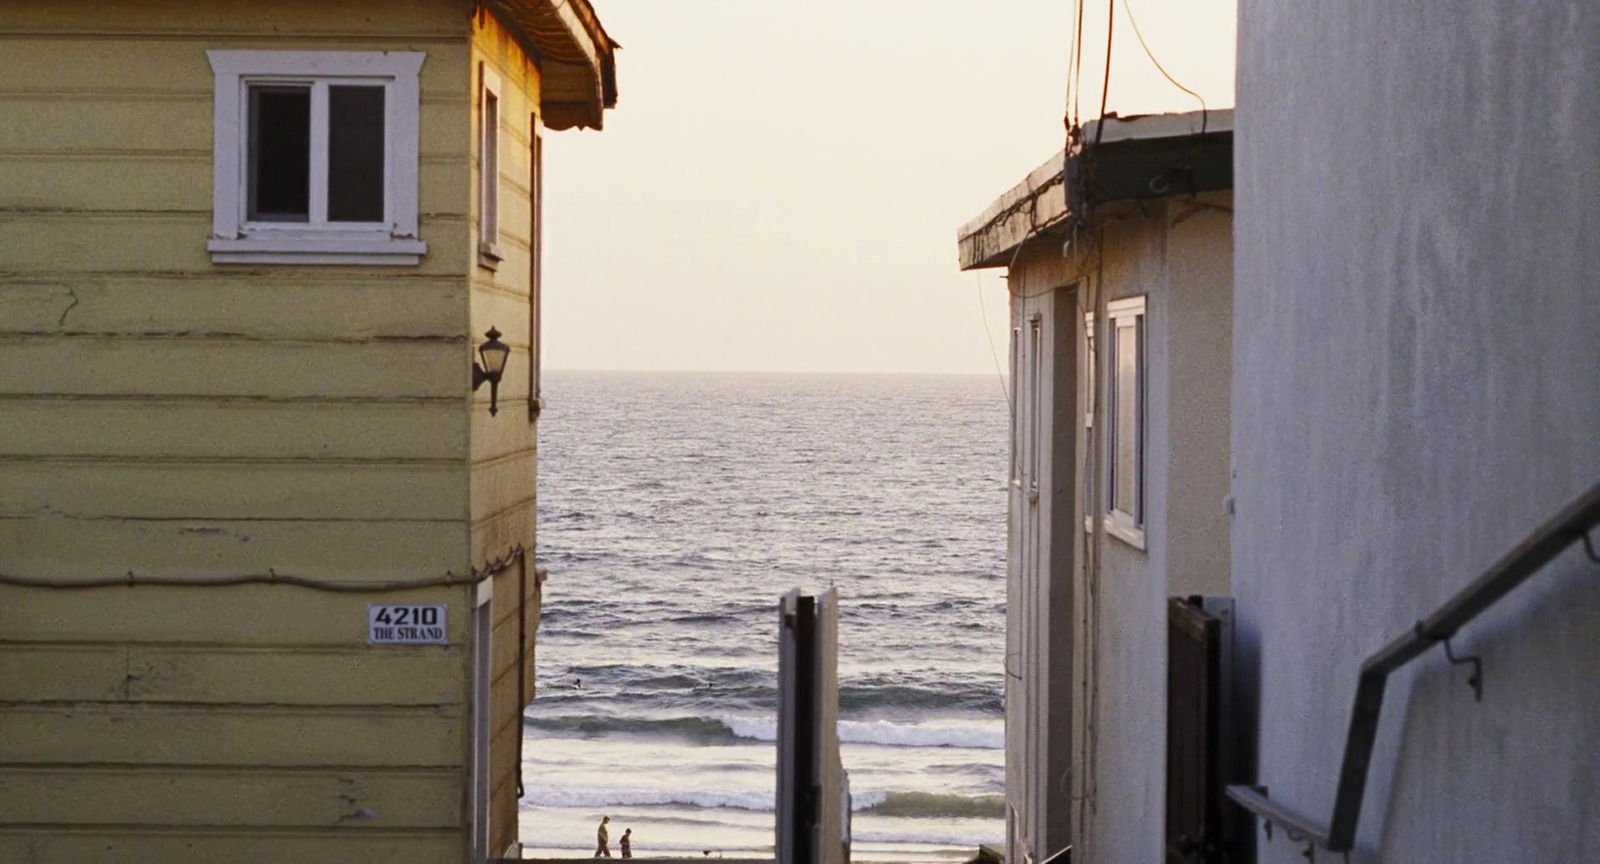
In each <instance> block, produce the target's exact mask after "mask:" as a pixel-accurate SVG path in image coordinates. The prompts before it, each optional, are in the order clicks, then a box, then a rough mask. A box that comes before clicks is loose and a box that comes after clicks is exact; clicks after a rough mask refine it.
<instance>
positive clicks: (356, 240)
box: [206, 237, 428, 267]
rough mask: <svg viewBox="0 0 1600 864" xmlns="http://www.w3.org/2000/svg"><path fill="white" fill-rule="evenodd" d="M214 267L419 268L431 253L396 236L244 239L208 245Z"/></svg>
mask: <svg viewBox="0 0 1600 864" xmlns="http://www.w3.org/2000/svg"><path fill="white" fill-rule="evenodd" d="M206 248H207V249H208V250H210V252H211V262H212V263H213V264H316V265H347V266H350V265H355V266H390V267H409V266H416V265H417V264H420V263H421V261H422V256H423V255H425V254H427V252H428V244H427V243H425V242H423V241H421V240H407V239H398V238H394V237H243V238H240V239H237V240H224V239H221V238H217V237H213V238H211V239H210V240H209V241H208V242H207V243H206Z"/></svg>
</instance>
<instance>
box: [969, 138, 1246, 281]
mask: <svg viewBox="0 0 1600 864" xmlns="http://www.w3.org/2000/svg"><path fill="white" fill-rule="evenodd" d="M1076 131H1077V134H1075V135H1074V136H1073V141H1072V146H1071V147H1070V148H1069V149H1068V150H1066V151H1063V152H1061V153H1057V154H1056V155H1055V156H1053V157H1051V158H1050V160H1049V161H1047V162H1045V164H1043V165H1041V166H1039V167H1038V168H1037V169H1035V170H1034V171H1033V172H1032V173H1031V174H1029V175H1028V177H1027V179H1026V180H1024V181H1023V182H1022V183H1021V184H1019V185H1018V186H1016V187H1015V188H1013V189H1012V190H1011V191H1009V192H1007V193H1006V194H1004V195H1002V196H1000V197H999V198H998V199H996V200H995V202H994V203H993V204H991V205H989V208H988V209H987V210H985V211H984V212H983V214H982V215H980V216H979V217H978V218H976V219H974V220H972V221H971V222H968V223H967V224H966V225H963V226H962V227H961V229H960V230H959V231H958V232H957V245H958V248H959V253H960V261H961V269H962V270H979V269H984V268H990V267H1005V266H1008V265H1009V264H1010V263H1011V262H1012V261H1014V260H1015V259H1016V258H1017V256H1018V255H1020V254H1021V252H1022V250H1023V249H1024V248H1027V247H1032V246H1035V245H1043V244H1045V243H1060V242H1061V241H1062V240H1064V239H1066V237H1067V234H1068V233H1069V231H1070V230H1071V229H1072V228H1073V226H1074V225H1087V224H1089V223H1090V221H1091V220H1092V218H1093V216H1094V213H1095V211H1096V209H1097V208H1100V207H1103V206H1105V205H1107V204H1111V203H1113V202H1117V201H1134V200H1139V199H1147V198H1168V197H1174V196H1188V195H1198V194H1200V193H1202V192H1215V191H1219V190H1224V189H1232V188H1233V112H1232V111H1215V112H1209V114H1208V115H1202V114H1201V112H1192V113H1191V114H1179V115H1158V116H1151V117H1130V118H1127V119H1118V118H1115V117H1109V118H1107V119H1106V121H1105V130H1104V131H1103V132H1102V131H1101V130H1100V129H1099V128H1098V125H1097V123H1090V124H1085V128H1083V129H1080V130H1076ZM1097 139H1098V140H1097Z"/></svg>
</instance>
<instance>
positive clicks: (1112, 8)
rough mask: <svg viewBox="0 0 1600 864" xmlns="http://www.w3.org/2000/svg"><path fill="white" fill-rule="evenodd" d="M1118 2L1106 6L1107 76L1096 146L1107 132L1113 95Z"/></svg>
mask: <svg viewBox="0 0 1600 864" xmlns="http://www.w3.org/2000/svg"><path fill="white" fill-rule="evenodd" d="M1116 23H1117V0H1110V2H1109V3H1108V4H1107V5H1106V75H1105V80H1104V81H1102V82H1101V84H1100V119H1099V121H1098V122H1096V123H1095V124H1094V144H1095V146H1096V147H1098V146H1100V136H1102V135H1104V134H1105V131H1106V97H1107V96H1108V95H1109V94H1110V93H1111V35H1112V32H1113V31H1114V30H1115V29H1116V28H1115V26H1114V25H1115V24H1116Z"/></svg>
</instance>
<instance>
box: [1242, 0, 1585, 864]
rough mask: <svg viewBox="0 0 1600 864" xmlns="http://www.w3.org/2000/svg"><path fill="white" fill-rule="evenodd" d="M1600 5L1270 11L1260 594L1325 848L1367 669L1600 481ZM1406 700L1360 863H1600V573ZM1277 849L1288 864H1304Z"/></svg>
mask: <svg viewBox="0 0 1600 864" xmlns="http://www.w3.org/2000/svg"><path fill="white" fill-rule="evenodd" d="M1597 34H1600V4H1594V3H1581V2H1580V3H1575V2H1568V0H1528V2H1526V3H1521V4H1516V5H1514V6H1512V5H1507V4H1504V3H1496V2H1489V0H1462V2H1457V3H1452V4H1447V5H1440V4H1420V3H1400V4H1338V5H1337V6H1330V5H1329V4H1325V3H1317V2H1314V0H1242V2H1241V3H1240V26H1239V46H1240V58H1239V79H1238V80H1239V92H1238V109H1237V117H1236V119H1237V126H1236V137H1235V148H1236V149H1235V164H1236V166H1237V167H1236V176H1235V183H1236V193H1237V201H1238V209H1237V220H1236V221H1237V224H1236V252H1237V255H1236V262H1235V263H1236V267H1237V282H1236V287H1237V293H1236V303H1235V322H1236V331H1235V342H1234V356H1235V378H1234V416H1233V461H1234V470H1235V474H1236V476H1235V479H1234V483H1233V492H1234V496H1235V499H1236V508H1237V512H1236V516H1235V517H1234V521H1233V548H1232V555H1233V573H1234V588H1235V592H1236V594H1237V596H1238V602H1239V606H1238V611H1239V615H1240V620H1241V623H1242V625H1244V627H1245V629H1246V630H1247V632H1248V635H1249V636H1250V637H1251V639H1252V641H1254V642H1255V643H1256V644H1257V645H1258V646H1259V651H1260V659H1261V670H1262V671H1261V706H1260V721H1261V730H1260V776H1259V780H1260V782H1261V783H1262V784H1264V785H1266V786H1267V787H1269V790H1270V795H1271V797H1272V798H1274V799H1276V800H1279V801H1281V802H1283V803H1285V804H1288V805H1290V806H1293V807H1295V808H1297V809H1300V810H1302V811H1304V812H1306V813H1308V814H1311V815H1314V816H1317V817H1318V818H1323V819H1325V818H1327V815H1328V814H1329V813H1330V812H1331V809H1332V803H1333V796H1334V784H1335V778H1336V776H1337V773H1338V767H1339V759H1340V755H1341V751H1342V747H1343V740H1344V736H1345V732H1346V728H1347V723H1348V719H1349V717H1348V713H1349V709H1350V702H1351V698H1352V695H1353V692H1354V684H1355V676H1356V671H1357V668H1358V666H1359V664H1360V663H1361V661H1362V659H1363V658H1364V657H1365V656H1366V655H1368V654H1369V653H1370V652H1372V651H1373V650H1375V649H1376V648H1378V647H1380V646H1381V645H1382V644H1383V643H1385V642H1386V641H1387V640H1389V639H1391V638H1393V637H1394V636H1396V635H1398V634H1400V633H1401V632H1403V631H1404V630H1406V629H1407V628H1409V627H1411V626H1412V624H1413V623H1414V622H1415V621H1416V620H1417V619H1418V618H1420V617H1422V616H1424V615H1426V614H1428V613H1430V612H1432V611H1433V610H1434V609H1435V608H1436V607H1437V606H1438V605H1439V604H1440V603H1441V602H1442V601H1444V600H1445V599H1447V598H1448V597H1449V596H1450V595H1451V594H1452V593H1453V592H1455V591H1457V590H1459V589H1460V588H1461V587H1462V586H1464V585H1465V584H1467V583H1468V582H1469V581H1470V580H1471V579H1472V578H1473V577H1474V576H1475V575H1476V574H1477V573H1478V572H1479V571H1480V570H1482V569H1483V568H1484V567H1485V566H1486V565H1487V564H1489V563H1490V562H1491V561H1493V560H1494V559H1495V558H1497V557H1498V556H1500V555H1501V554H1503V553H1504V552H1505V551H1507V550H1508V549H1509V548H1510V547H1511V546H1513V545H1514V544H1515V543H1516V542H1517V541H1519V540H1520V539H1521V538H1522V537H1523V536H1525V535H1526V534H1527V533H1528V532H1529V530H1530V529H1532V528H1533V527H1534V526H1535V525H1536V524H1537V523H1539V522H1540V521H1542V520H1543V519H1545V518H1546V517H1547V516H1548V515H1549V514H1550V513H1552V512H1553V511H1554V510H1556V509H1558V508H1559V507H1561V506H1562V505H1564V504H1565V503H1566V502H1567V501H1568V500H1570V499H1571V498H1572V497H1573V496H1575V495H1576V494H1577V493H1578V492H1580V491H1581V490H1583V489H1585V488H1587V487H1588V486H1590V485H1591V484H1593V483H1595V482H1596V481H1600V279H1597V276H1596V274H1597V273H1600V228H1597V218H1596V212H1597V211H1596V208H1597V207H1600V87H1597V86H1596V82H1600V36H1597ZM1456 647H1457V648H1458V650H1459V651H1461V652H1469V651H1470V652H1472V653H1477V654H1480V655H1482V657H1483V661H1484V667H1485V668H1484V678H1485V681H1484V698H1483V701H1482V703H1481V704H1480V703H1475V702H1474V701H1473V697H1472V692H1471V691H1470V690H1469V689H1468V687H1467V686H1466V684H1465V678H1466V675H1467V673H1466V672H1465V671H1462V670H1460V669H1452V668H1450V667H1449V666H1448V664H1447V663H1446V662H1445V660H1444V658H1443V656H1442V654H1441V653H1440V652H1432V653H1430V654H1428V655H1425V656H1424V657H1423V658H1422V659H1421V660H1419V661H1418V662H1417V663H1415V664H1414V665H1413V666H1412V667H1410V670H1409V671H1407V672H1403V673H1401V674H1400V675H1397V676H1396V677H1394V678H1392V679H1391V681H1390V685H1389V688H1390V689H1389V700H1388V701H1387V703H1386V704H1385V707H1384V714H1383V721H1382V727H1381V730H1380V734H1379V746H1378V750H1377V756H1376V758H1375V760H1374V762H1373V767H1372V773H1371V777H1370V778H1369V782H1368V787H1367V799H1366V806H1365V809H1364V810H1363V812H1362V817H1361V823H1360V832H1359V848H1358V852H1357V854H1356V855H1355V856H1353V857H1352V860H1358V861H1385V862H1432V861H1438V862H1457V861H1496V862H1498V861H1529V862H1532V861H1595V860H1600V567H1597V565H1594V564H1590V563H1588V562H1587V561H1586V560H1585V559H1583V557H1582V553H1581V551H1578V552H1573V551H1569V553H1568V554H1567V555H1566V556H1565V557H1563V558H1562V559H1560V560H1559V561H1557V562H1556V563H1554V564H1553V565H1551V566H1550V567H1549V568H1547V572H1544V573H1541V574H1540V575H1538V576H1536V577H1535V578H1534V579H1533V580H1532V581H1530V582H1529V583H1528V584H1527V585H1525V586H1524V587H1523V588H1522V589H1519V591H1518V592H1517V593H1515V594H1513V595H1512V596H1511V597H1510V598H1508V600H1507V601H1504V602H1502V603H1501V604H1500V605H1499V606H1498V607H1496V608H1495V609H1494V610H1493V611H1491V613H1490V614H1489V615H1488V617H1487V618H1486V619H1484V620H1482V621H1481V622H1480V623H1478V624H1475V625H1472V626H1470V627H1468V628H1467V629H1465V630H1463V631H1462V632H1461V633H1460V634H1459V636H1458V638H1457V644H1456ZM1276 836H1277V838H1278V839H1277V840H1275V841H1271V842H1262V843H1261V847H1260V848H1261V857H1260V860H1261V861H1262V862H1268V864H1271V862H1277V864H1300V862H1303V861H1304V859H1303V858H1301V857H1299V853H1300V847H1298V846H1293V845H1291V844H1289V843H1287V842H1285V841H1284V839H1283V835H1282V834H1281V833H1278V834H1277V835H1276Z"/></svg>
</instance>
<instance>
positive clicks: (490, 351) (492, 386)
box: [472, 327, 511, 416]
mask: <svg viewBox="0 0 1600 864" xmlns="http://www.w3.org/2000/svg"><path fill="white" fill-rule="evenodd" d="M483 335H485V336H487V337H489V341H487V342H485V343H483V344H482V345H479V346H478V356H479V357H481V358H483V364H482V365H481V366H480V365H479V364H478V363H477V362H476V361H474V362H473V364H472V389H473V390H474V391H476V390H477V389H478V388H479V387H481V386H482V385H483V382H485V381H487V382H489V414H490V415H491V416H493V415H495V414H498V413H500V405H499V402H500V376H501V375H504V374H505V371H506V358H507V357H509V356H511V348H510V347H509V346H507V345H506V343H504V342H501V341H500V331H499V330H496V329H494V328H493V327H490V328H489V332H487V333H485V334H483Z"/></svg>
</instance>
